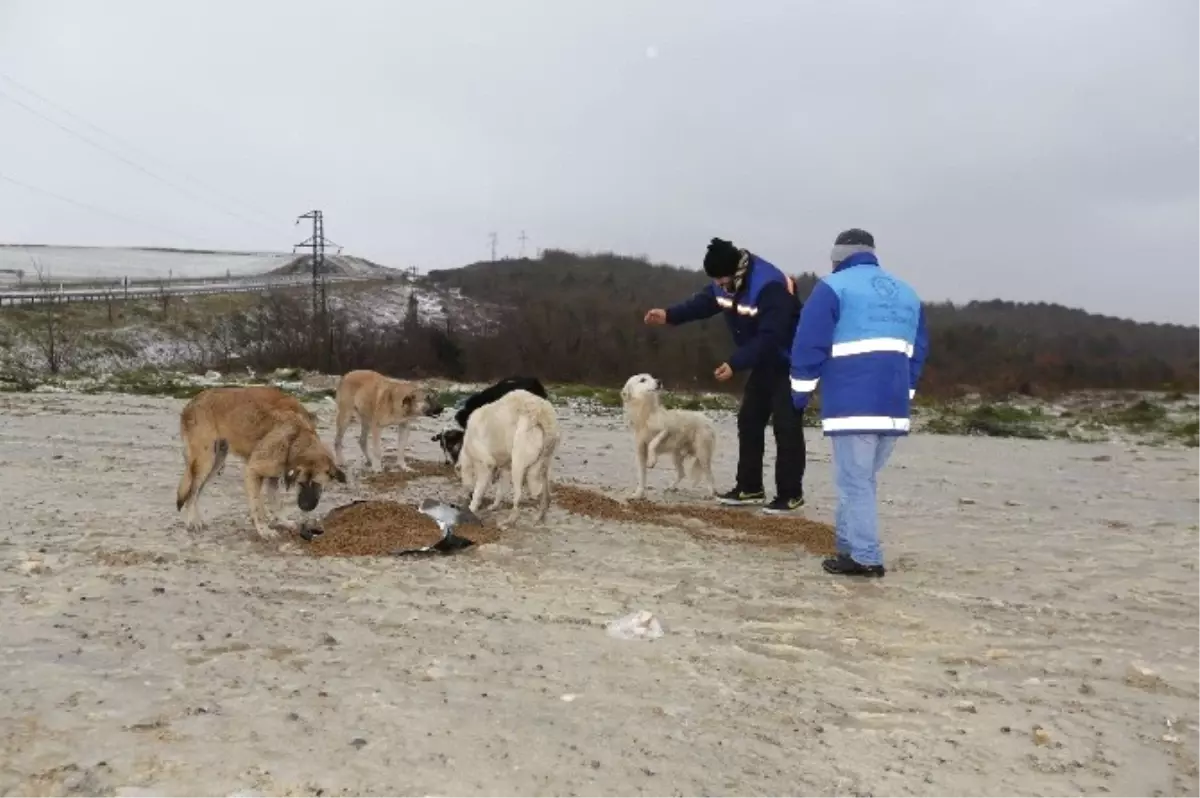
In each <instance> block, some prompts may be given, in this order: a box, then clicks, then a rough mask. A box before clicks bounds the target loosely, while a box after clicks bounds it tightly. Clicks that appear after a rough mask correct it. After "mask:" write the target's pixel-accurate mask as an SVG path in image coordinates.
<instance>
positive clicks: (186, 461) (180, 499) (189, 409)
mask: <svg viewBox="0 0 1200 798" xmlns="http://www.w3.org/2000/svg"><path fill="white" fill-rule="evenodd" d="M195 424H196V407H195V404H194V402H188V404H187V406H186V407H184V408H183V412H181V413H180V414H179V439H180V440H181V441H182V442H183V476H182V477H180V478H179V487H178V488H176V489H175V511H176V512H178V511H180V510H182V509H183V505H184V504H185V503H186V502H187V500H188V499H190V498H191V496H192V488H193V487H194V486H195V484H196V466H197V463H196V459H195V458H194V457H192V455H191V448H192V440H191V431H192V428H193V427H194V426H195Z"/></svg>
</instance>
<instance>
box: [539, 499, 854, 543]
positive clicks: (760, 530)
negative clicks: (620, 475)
mask: <svg viewBox="0 0 1200 798" xmlns="http://www.w3.org/2000/svg"><path fill="white" fill-rule="evenodd" d="M552 490H553V497H554V498H553V503H554V505H556V506H559V507H562V508H563V509H565V510H567V511H568V512H572V513H575V514H576V515H586V516H588V517H590V518H598V519H601V520H605V521H623V522H626V523H634V524H656V525H658V526H668V527H673V528H676V529H682V530H684V531H686V532H688V533H689V534H691V535H694V536H696V537H699V538H703V539H705V540H713V541H725V542H729V543H748V544H752V545H759V546H796V545H800V546H803V547H804V548H806V549H808V550H809V551H810V552H812V553H813V554H817V555H829V554H833V553H835V545H834V531H833V527H832V526H830V525H829V524H825V523H821V522H820V521H812V520H810V519H808V518H805V517H803V516H802V515H800V514H796V515H792V516H771V515H765V514H763V513H761V512H759V511H758V508H757V507H752V508H749V509H745V508H741V509H739V508H729V507H719V506H717V507H713V506H703V505H695V504H660V503H655V502H648V501H633V502H629V503H628V504H625V503H622V502H619V501H617V500H616V499H613V498H611V497H609V496H605V495H604V494H602V493H597V492H596V491H593V490H588V489H587V488H582V487H579V486H578V485H568V484H563V483H558V484H556V485H554V486H553V488H552ZM696 521H699V522H700V523H699V524H697V523H695V522H696Z"/></svg>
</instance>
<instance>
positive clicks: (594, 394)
mask: <svg viewBox="0 0 1200 798" xmlns="http://www.w3.org/2000/svg"><path fill="white" fill-rule="evenodd" d="M549 394H550V401H551V402H557V403H562V402H569V401H570V400H572V399H575V400H577V401H583V402H589V403H591V404H595V405H599V406H600V407H607V408H619V407H620V406H621V392H620V391H618V390H617V389H616V388H602V387H594V386H591V385H554V386H552V387H550V389H549Z"/></svg>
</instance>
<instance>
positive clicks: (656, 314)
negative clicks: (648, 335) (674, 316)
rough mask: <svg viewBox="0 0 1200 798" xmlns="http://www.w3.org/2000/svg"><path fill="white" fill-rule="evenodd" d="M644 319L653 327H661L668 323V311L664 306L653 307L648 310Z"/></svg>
mask: <svg viewBox="0 0 1200 798" xmlns="http://www.w3.org/2000/svg"><path fill="white" fill-rule="evenodd" d="M644 321H645V322H646V323H647V324H649V325H650V326H651V327H661V326H662V325H664V324H666V323H667V312H666V311H665V310H663V309H662V308H651V309H650V310H647V311H646V318H645V319H644Z"/></svg>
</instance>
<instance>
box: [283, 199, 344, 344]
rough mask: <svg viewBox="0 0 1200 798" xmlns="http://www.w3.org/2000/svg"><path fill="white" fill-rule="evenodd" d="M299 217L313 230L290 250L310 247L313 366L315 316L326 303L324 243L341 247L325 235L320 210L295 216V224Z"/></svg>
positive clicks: (316, 341) (322, 309) (323, 219)
mask: <svg viewBox="0 0 1200 798" xmlns="http://www.w3.org/2000/svg"><path fill="white" fill-rule="evenodd" d="M301 219H312V226H313V232H312V235H311V236H310V237H309V238H308V239H306V240H304V241H301V242H300V243H299V244H296V245H294V246H293V247H292V252H293V253H294V252H295V251H296V249H297V248H299V247H309V248H311V249H312V314H313V358H314V362H313V366H314V367H315V366H317V363H316V358H317V356H318V354H319V352H320V349H319V345H320V344H319V341H320V339H319V338H318V337H317V336H318V334H319V330H320V327H318V325H317V318H318V317H319V316H321V315H322V314H323V311H324V310H325V307H326V304H327V298H326V297H325V291H324V290H322V289H323V286H321V285H320V283H321V282H322V281H323V280H324V276H323V275H324V271H325V245H326V244H329V245H331V246H334V247H336V248H337V250H338V252H341V250H342V248H341V247H340V246H338V245H337V244H336V243H335V242H333V241H330V240H329V239H327V238H326V237H325V214H323V213H322V212H321V211H309V212H308V213H306V214H303V215H302V216H298V217H296V224H300V220H301ZM331 343H332V339H331Z"/></svg>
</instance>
